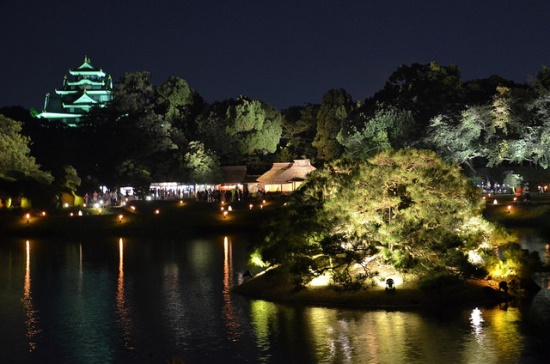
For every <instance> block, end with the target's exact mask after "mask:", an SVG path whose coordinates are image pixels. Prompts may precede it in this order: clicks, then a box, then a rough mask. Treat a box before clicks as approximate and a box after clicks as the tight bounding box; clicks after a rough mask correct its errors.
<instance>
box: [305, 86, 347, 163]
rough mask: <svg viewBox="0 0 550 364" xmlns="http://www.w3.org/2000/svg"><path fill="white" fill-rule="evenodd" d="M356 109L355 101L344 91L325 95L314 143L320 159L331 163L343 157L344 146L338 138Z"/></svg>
mask: <svg viewBox="0 0 550 364" xmlns="http://www.w3.org/2000/svg"><path fill="white" fill-rule="evenodd" d="M354 107H355V104H354V102H353V99H352V98H351V96H350V95H349V94H348V93H347V92H346V91H345V90H344V89H339V90H335V89H333V90H329V91H328V92H327V93H325V94H324V95H323V99H322V100H321V106H320V108H319V112H318V113H317V134H316V135H315V139H314V140H313V143H312V145H313V147H315V148H316V149H317V158H318V159H320V160H323V161H331V160H334V159H336V158H339V157H340V156H341V154H342V145H341V144H340V143H339V142H338V140H337V139H336V136H337V135H338V133H339V132H340V129H341V128H342V126H343V125H344V123H345V121H346V120H347V118H348V116H349V114H350V113H351V111H352V110H353V109H354Z"/></svg>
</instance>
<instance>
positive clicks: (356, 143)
mask: <svg viewBox="0 0 550 364" xmlns="http://www.w3.org/2000/svg"><path fill="white" fill-rule="evenodd" d="M353 119H354V120H353V121H351V122H350V126H349V127H348V128H347V129H345V128H342V130H341V131H340V133H339V134H338V136H337V140H338V141H339V142H340V144H342V145H343V146H344V148H345V153H344V154H345V156H347V157H350V158H359V159H367V158H370V157H372V156H374V155H375V154H378V153H379V152H381V151H383V150H386V149H401V148H407V147H408V146H409V145H408V144H409V143H412V141H409V139H408V136H409V135H411V134H412V131H413V130H414V127H415V123H414V118H413V116H412V113H411V112H410V111H405V110H398V109H396V108H395V107H393V106H389V107H385V106H383V105H380V106H379V108H378V109H377V110H376V112H375V114H374V116H372V117H371V118H368V117H367V116H366V115H365V114H364V113H359V114H357V115H354V117H353ZM356 125H362V126H360V127H358V126H356Z"/></svg>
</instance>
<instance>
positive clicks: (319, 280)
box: [308, 274, 330, 287]
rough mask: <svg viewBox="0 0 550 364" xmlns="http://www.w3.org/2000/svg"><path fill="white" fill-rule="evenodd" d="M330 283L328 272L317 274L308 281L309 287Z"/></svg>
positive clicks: (323, 285)
mask: <svg viewBox="0 0 550 364" xmlns="http://www.w3.org/2000/svg"><path fill="white" fill-rule="evenodd" d="M329 284H330V276H329V275H328V274H321V275H320V276H317V277H315V278H313V279H312V280H311V281H310V282H309V283H308V286H311V287H326V286H328V285H329Z"/></svg>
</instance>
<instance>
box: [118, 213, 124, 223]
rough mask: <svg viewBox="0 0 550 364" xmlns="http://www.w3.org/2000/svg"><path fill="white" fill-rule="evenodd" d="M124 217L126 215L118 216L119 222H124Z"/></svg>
mask: <svg viewBox="0 0 550 364" xmlns="http://www.w3.org/2000/svg"><path fill="white" fill-rule="evenodd" d="M123 217H124V215H122V214H121V215H118V222H122V218H123Z"/></svg>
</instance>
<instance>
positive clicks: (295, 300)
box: [234, 270, 523, 310]
mask: <svg viewBox="0 0 550 364" xmlns="http://www.w3.org/2000/svg"><path fill="white" fill-rule="evenodd" d="M234 292H236V293H238V294H241V295H243V296H245V297H249V298H254V299H262V300H266V301H271V302H277V303H283V304H293V305H295V304H298V305H309V306H311V305H313V306H323V307H350V308H351V307H356V308H368V309H387V310H392V309H399V310H426V309H428V310H431V309H448V308H452V307H460V308H469V307H471V308H474V307H493V306H495V305H497V304H506V303H510V302H514V303H517V302H518V300H519V299H523V298H522V297H519V296H514V295H512V294H510V295H508V294H505V293H503V292H499V291H498V282H495V281H488V280H468V281H464V282H462V283H459V284H456V285H452V286H447V287H441V288H440V289H435V290H430V291H425V290H423V289H420V288H419V287H418V286H416V285H415V284H412V283H409V284H403V285H401V286H398V287H396V288H395V290H391V291H388V290H386V289H385V288H383V287H370V288H368V289H359V290H353V291H345V290H337V289H335V288H332V287H329V286H325V287H304V288H301V289H296V287H295V286H294V285H293V284H292V283H291V282H289V280H288V279H287V277H285V276H284V275H282V274H280V273H279V272H277V271H276V270H272V271H269V272H267V273H265V274H262V275H258V276H255V277H252V278H251V279H248V280H246V281H245V282H243V283H242V284H240V285H239V286H236V287H235V288H234Z"/></svg>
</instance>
